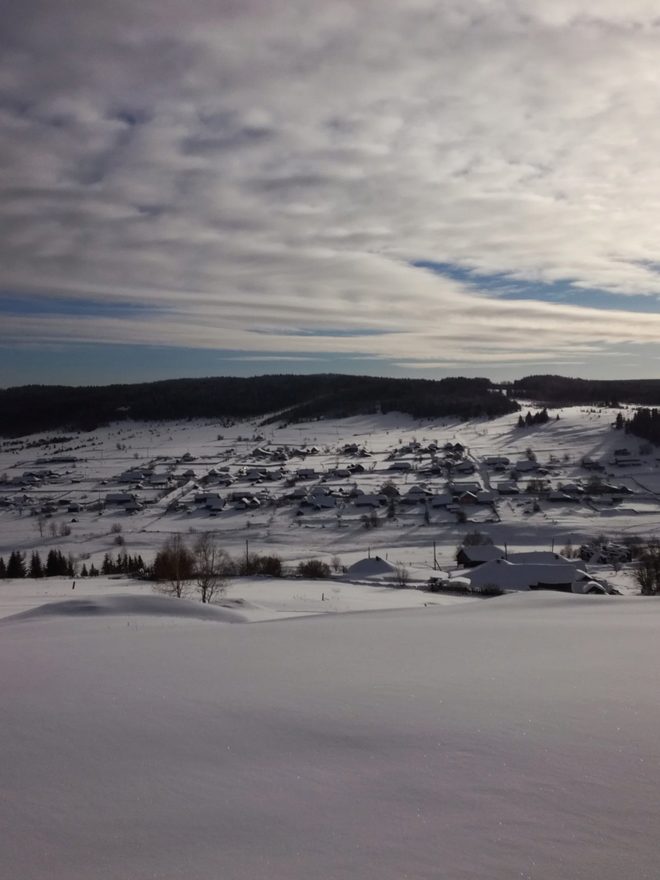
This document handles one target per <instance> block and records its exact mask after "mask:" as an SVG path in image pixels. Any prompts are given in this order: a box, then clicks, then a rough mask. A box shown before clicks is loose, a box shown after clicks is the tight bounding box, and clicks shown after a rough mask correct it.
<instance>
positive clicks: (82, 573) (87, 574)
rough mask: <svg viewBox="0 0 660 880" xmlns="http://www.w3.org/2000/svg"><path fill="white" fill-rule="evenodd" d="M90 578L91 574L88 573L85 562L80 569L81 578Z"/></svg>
mask: <svg viewBox="0 0 660 880" xmlns="http://www.w3.org/2000/svg"><path fill="white" fill-rule="evenodd" d="M88 576H89V572H88V571H87V566H86V565H85V563H84V562H83V564H82V568H81V569H80V577H81V578H86V577H88Z"/></svg>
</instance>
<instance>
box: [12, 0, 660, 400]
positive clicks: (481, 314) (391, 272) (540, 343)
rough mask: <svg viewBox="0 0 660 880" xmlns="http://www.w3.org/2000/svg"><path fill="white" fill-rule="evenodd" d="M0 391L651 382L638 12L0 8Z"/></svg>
mask: <svg viewBox="0 0 660 880" xmlns="http://www.w3.org/2000/svg"><path fill="white" fill-rule="evenodd" d="M0 8H2V10H3V15H2V22H3V26H2V28H1V29H0V187H1V190H2V192H1V197H0V233H1V234H0V385H1V386H9V385H20V384H26V383H32V382H43V383H57V382H62V383H66V384H96V383H99V384H101V383H107V382H113V381H138V380H143V379H158V378H168V377H174V376H195V375H251V374H260V373H272V372H278V373H282V372H321V371H323V372H327V371H333V372H352V373H363V374H371V375H392V376H419V377H440V376H445V375H468V376H474V375H480V376H490V377H491V378H494V379H507V378H514V377H517V376H522V375H528V374H530V373H539V372H542V373H548V372H551V373H561V374H564V375H574V376H602V377H609V378H614V377H625V378H635V377H646V378H652V377H655V376H657V375H658V365H659V363H660V301H659V296H660V237H659V236H658V235H657V230H656V227H657V222H658V219H657V218H658V216H660V164H659V163H658V155H660V65H659V64H658V57H660V16H659V15H658V8H657V3H655V2H651V0H627V2H625V3H621V2H620V0H599V2H598V3H597V4H594V3H588V2H586V0H316V2H310V0H185V2H184V0H140V2H139V3H136V2H135V0H130V2H128V0H60V2H58V3H53V2H52V0H22V2H21V3H20V4H18V3H14V4H10V3H9V2H8V0H0Z"/></svg>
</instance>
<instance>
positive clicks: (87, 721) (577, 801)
mask: <svg viewBox="0 0 660 880" xmlns="http://www.w3.org/2000/svg"><path fill="white" fill-rule="evenodd" d="M23 587H28V583H27V582H26V583H25V584H21V585H20V588H21V589H22V588H23ZM106 587H108V588H107V589H106V590H105V591H102V590H101V589H100V586H99V587H97V592H96V594H93V593H87V594H84V593H83V592H81V590H80V589H79V588H78V589H76V592H75V594H73V595H72V594H71V592H69V594H68V595H65V585H64V583H61V584H60V585H59V586H57V584H55V583H54V582H53V583H52V584H51V585H50V587H49V589H51V590H52V594H51V595H50V597H43V596H42V597H37V596H33V598H32V599H29V598H28V597H27V595H26V594H23V597H22V598H23V606H22V607H19V605H20V601H19V600H20V598H21V596H20V593H19V587H18V586H15V587H14V586H12V585H8V584H6V585H3V589H4V590H5V593H4V594H3V595H4V600H3V601H2V605H3V614H4V615H5V616H4V618H3V619H2V620H1V621H0V668H1V669H2V670H3V674H2V676H0V682H1V684H0V699H1V701H2V714H1V716H0V727H1V730H2V736H1V740H0V741H1V742H2V762H1V764H0V791H1V792H2V798H1V799H0V827H1V828H2V847H1V849H0V876H2V877H7V878H17V880H18V878H20V880H41V878H44V880H45V878H49V880H53V878H54V880H60V878H61V880H83V878H84V880H97V878H98V880H117V878H129V880H146V878H161V880H174V878H186V880H209V878H222V880H262V878H263V880H309V878H323V880H326V878H327V880H330V878H331V880H343V878H346V880H348V878H351V880H353V878H360V880H367V878H373V880H402V878H428V880H431V878H432V880H437V878H447V880H474V878H480V880H481V878H484V880H485V878H488V880H493V878H501V880H511V878H533V880H564V878H571V880H580V878H593V880H608V878H611V880H615V878H616V880H620V878H635V880H643V878H649V880H651V878H652V880H656V878H657V877H658V876H660V848H659V847H658V818H659V816H658V814H659V810H658V803H659V801H658V792H659V791H660V747H659V745H658V730H660V701H658V698H657V697H658V680H657V678H658V672H657V670H658V668H659V665H660V664H659V661H660V639H659V638H658V629H659V627H660V603H658V602H657V601H655V600H653V599H646V600H645V599H639V598H611V597H602V596H597V597H585V596H574V595H560V594H547V593H545V594H544V593H525V594H519V595H515V596H505V597H502V598H498V599H490V600H475V601H469V602H463V603H458V604H454V605H453V606H452V607H423V606H422V607H417V608H407V609H401V610H388V611H364V612H362V613H348V614H332V613H331V614H324V615H315V616H306V617H304V618H302V619H278V620H270V621H265V622H264V621H262V622H253V623H244V622H242V621H244V620H247V619H250V617H249V614H248V613H247V612H249V610H250V607H251V606H255V607H256V606H260V607H261V608H262V609H263V608H264V607H265V606H264V604H263V601H262V602H261V603H260V602H258V601H253V599H254V600H256V599H257V598H258V597H257V594H256V592H255V591H253V594H251V598H250V602H249V603H246V604H245V605H244V606H243V610H241V606H240V605H238V604H235V607H234V608H222V607H217V606H216V607H214V608H211V609H205V608H203V607H202V606H201V605H200V604H199V603H194V604H193V603H187V602H185V601H181V602H178V601H176V600H172V599H166V598H163V597H159V596H155V595H153V594H150V593H149V592H148V591H143V592H142V594H141V595H137V596H136V595H134V593H131V592H130V591H129V589H128V588H127V587H124V586H120V587H117V588H116V589H110V585H107V584H106ZM249 587H250V584H249V583H245V584H243V585H242V590H243V594H244V595H248V592H249ZM44 588H45V587H43V586H42V587H40V589H44ZM326 588H327V587H326ZM255 589H256V587H255ZM297 589H300V591H301V593H300V595H299V596H298V599H297V601H303V600H304V601H305V602H310V601H312V599H313V597H311V596H310V595H309V594H308V593H306V592H305V591H306V589H307V588H306V587H305V586H304V583H301V584H300V585H299V587H298V588H297ZM348 589H349V587H348V585H346V586H345V587H344V588H342V590H344V591H348ZM356 589H357V590H360V589H364V590H369V589H374V588H369V587H364V588H359V587H357V588H356ZM392 593H393V594H394V595H396V594H399V596H401V595H403V594H404V593H409V594H410V595H411V596H412V595H417V594H415V593H414V591H392ZM73 596H75V599H74V598H73ZM12 597H13V598H12ZM39 598H41V599H43V600H44V602H45V604H41V603H40V602H39V601H37V600H38V599H39ZM261 598H262V600H263V598H264V597H263V595H262V597H261ZM289 598H290V599H293V596H290V597H289ZM428 598H429V597H428V595H426V599H428ZM10 600H11V601H10ZM276 601H277V600H275V603H276ZM279 601H281V602H284V601H285V597H283V596H282V597H280V600H279ZM337 601H339V599H338V598H337ZM347 601H348V600H347ZM364 601H366V600H364ZM72 603H73V604H72ZM318 604H319V603H318V602H317V605H318ZM285 610H286V609H285ZM288 610H289V611H294V610H295V609H293V608H289V609H288ZM309 610H311V609H310V608H309V607H307V608H305V609H303V611H307V613H308V615H309ZM165 611H167V612H168V613H167V614H165V613H164V612H165ZM173 611H175V612H176V613H175V614H174V616H173V614H172V612H173ZM270 611H271V612H273V613H271V617H276V616H277V609H275V608H274V607H271V608H270ZM8 612H12V613H13V612H22V613H21V615H20V616H15V615H14V616H12V615H11V614H10V616H6V615H7V613H8ZM281 616H284V617H286V615H281ZM252 619H255V618H252Z"/></svg>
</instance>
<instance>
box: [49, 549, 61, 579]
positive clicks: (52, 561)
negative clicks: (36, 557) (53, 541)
mask: <svg viewBox="0 0 660 880" xmlns="http://www.w3.org/2000/svg"><path fill="white" fill-rule="evenodd" d="M57 568H58V560H57V550H49V551H48V556H47V557H46V577H54V576H55V575H56V574H57Z"/></svg>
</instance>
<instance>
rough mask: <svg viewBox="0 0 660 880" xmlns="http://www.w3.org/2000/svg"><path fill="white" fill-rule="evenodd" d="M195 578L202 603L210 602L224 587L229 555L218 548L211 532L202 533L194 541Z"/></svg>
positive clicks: (229, 562) (229, 561)
mask: <svg viewBox="0 0 660 880" xmlns="http://www.w3.org/2000/svg"><path fill="white" fill-rule="evenodd" d="M194 556H195V577H196V580H197V591H198V593H199V595H200V596H201V599H202V602H205V603H206V602H211V601H212V600H213V597H214V596H216V595H218V594H219V593H222V592H223V591H224V589H225V587H226V584H227V582H226V580H225V574H226V573H227V571H228V570H229V567H230V564H231V560H230V558H229V555H228V554H227V553H226V552H225V551H224V550H222V549H221V548H219V547H218V545H217V543H216V539H215V535H214V534H213V533H212V532H202V534H201V535H200V536H199V537H198V538H197V540H196V541H195V547H194Z"/></svg>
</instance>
